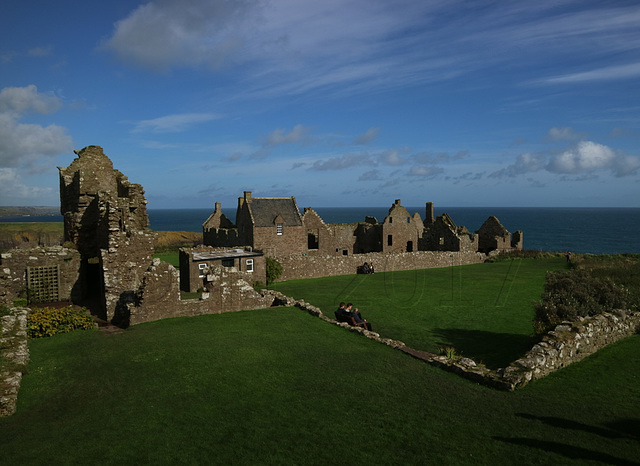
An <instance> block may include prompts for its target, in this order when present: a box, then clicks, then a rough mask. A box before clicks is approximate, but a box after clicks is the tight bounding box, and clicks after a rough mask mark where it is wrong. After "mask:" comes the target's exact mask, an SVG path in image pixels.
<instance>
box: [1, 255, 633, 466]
mask: <svg viewBox="0 0 640 466" xmlns="http://www.w3.org/2000/svg"><path fill="white" fill-rule="evenodd" d="M516 266H517V264H515V263H512V264H509V263H506V264H504V265H501V263H498V264H482V265H479V266H478V267H476V266H469V267H462V268H461V269H454V270H453V274H452V272H451V270H449V269H440V270H439V271H438V270H433V271H425V272H429V274H427V275H425V278H424V279H423V278H421V277H422V276H421V275H420V274H418V273H416V274H414V275H415V280H413V282H414V283H415V285H412V288H415V289H416V290H417V291H416V292H415V294H414V295H413V298H412V299H413V301H415V302H416V304H414V305H411V302H413V301H412V300H411V299H409V297H406V299H404V300H403V299H402V297H403V296H406V294H403V293H405V292H406V290H405V291H404V292H402V291H401V290H402V289H403V287H405V286H407V287H408V286H410V285H409V283H410V282H411V281H412V279H411V277H413V276H414V275H412V273H409V274H408V275H406V276H405V275H403V273H394V274H390V277H386V278H385V277H383V276H382V274H381V275H378V274H376V275H374V276H356V277H355V278H354V277H343V279H346V280H349V279H351V280H369V281H368V282H361V283H360V282H357V281H353V282H350V283H351V284H350V285H349V287H347V286H346V285H343V286H342V287H341V288H340V287H337V286H338V283H337V282H334V283H333V285H330V281H325V280H324V279H323V280H313V281H299V282H295V283H281V284H278V285H277V287H278V288H281V289H284V288H286V287H289V286H292V287H297V289H298V290H302V287H305V288H306V289H309V290H311V289H315V291H313V293H315V295H314V296H312V297H309V298H308V299H307V301H309V302H312V303H313V302H314V301H316V302H317V303H318V305H319V306H320V307H322V308H323V309H324V308H325V307H327V306H328V308H327V309H328V310H329V311H332V310H333V308H334V307H335V302H334V301H336V300H340V299H344V300H353V301H354V302H356V303H358V304H360V303H361V302H364V303H366V306H365V305H363V306H360V307H361V308H362V310H363V312H365V316H366V317H369V318H370V320H372V321H373V322H374V325H375V330H377V331H380V332H381V333H382V334H383V336H389V337H391V338H399V336H402V337H403V338H404V339H405V340H406V341H407V343H409V342H411V345H412V346H415V347H419V346H422V345H424V348H422V349H428V348H427V347H428V346H429V345H431V344H435V345H436V346H437V345H438V344H440V343H441V342H443V341H444V340H446V339H447V338H451V336H452V335H453V336H456V335H457V337H456V338H458V340H456V341H458V342H459V343H460V342H462V346H463V347H464V345H465V344H464V342H463V340H464V337H465V336H467V337H473V332H472V330H473V327H474V326H478V327H479V328H480V329H481V332H486V333H487V334H490V335H491V337H492V338H495V339H498V340H500V339H503V340H502V341H503V342H502V343H501V344H499V345H498V346H507V347H509V348H510V351H513V352H516V351H517V350H516V347H517V346H518V345H513V344H511V343H504V341H507V342H508V341H509V339H508V338H507V339H506V340H504V336H505V335H507V336H508V335H518V338H525V337H526V338H528V337H529V336H530V334H531V322H530V320H531V319H530V316H529V315H528V312H530V311H531V309H530V306H529V310H528V311H527V312H525V313H524V314H523V311H521V310H519V309H517V308H516V305H515V303H517V302H519V301H514V300H515V299H523V300H527V299H528V298H515V297H514V296H513V295H514V294H520V293H521V292H522V293H524V292H525V291H526V294H535V293H536V291H535V290H536V289H537V293H538V295H539V294H540V290H541V288H542V283H540V275H542V276H543V272H544V270H546V269H547V268H549V267H551V268H553V267H556V266H557V267H562V266H563V265H562V263H561V262H553V261H552V263H550V264H549V263H547V265H544V263H543V262H540V261H524V262H522V263H521V264H520V266H519V268H518V269H517V272H516V269H515V268H514V267H516ZM483 267H485V272H484V273H485V274H487V277H486V278H487V281H486V283H485V285H484V286H483V287H482V288H483V289H487V290H488V289H493V290H494V291H493V292H491V293H489V292H488V291H487V292H486V293H485V297H486V301H487V302H484V301H483V300H482V299H480V297H474V298H473V299H472V300H471V299H470V298H468V297H467V298H465V296H467V293H470V292H472V290H473V289H474V288H473V287H474V286H480V285H479V284H477V282H479V281H480V277H478V271H477V270H476V269H478V270H482V268H483ZM491 274H495V277H499V278H500V280H499V281H501V284H500V285H497V284H492V282H493V281H495V280H491V279H490V278H489V277H488V275H491ZM452 275H453V277H454V278H453V279H452V278H451V277H452ZM444 276H446V277H447V278H446V279H445V278H443V277H444ZM456 276H457V277H458V278H457V279H456V278H455V277H456ZM507 276H508V277H510V278H505V277H507ZM362 277H364V278H362ZM527 277H529V278H527ZM370 279H373V280H370ZM376 280H381V281H380V282H378V281H376ZM423 280H424V282H423ZM529 281H531V282H532V283H531V284H529V283H528V282H529ZM536 282H537V283H538V284H537V285H535V283H536ZM314 283H315V284H316V286H315V287H314V286H309V285H313V284H314ZM422 283H424V286H425V287H426V286H427V285H426V284H427V283H428V284H429V286H428V287H427V289H426V290H423V291H418V290H419V288H420V287H419V286H418V284H422ZM446 283H448V284H449V288H448V289H445V288H446V287H445V284H446ZM451 283H453V284H451ZM511 284H512V285H513V286H511V291H509V292H508V293H507V290H508V289H509V285H511ZM529 288H531V289H530V290H529ZM360 289H363V290H366V291H367V293H364V294H366V295H368V296H369V297H368V301H365V300H364V298H363V299H360V296H359V294H358V290H360ZM322 290H324V292H323V291H322ZM372 290H374V291H372ZM375 290H378V291H377V292H375ZM438 290H440V291H439V292H438ZM452 290H453V292H452ZM309 293H311V291H309ZM372 294H377V295H378V301H380V304H376V299H375V296H372ZM325 295H326V296H325ZM451 295H452V296H453V297H452V298H449V297H450V296H451ZM296 297H301V296H296ZM352 298H354V299H352ZM447 298H449V299H448V300H447ZM321 300H324V301H321ZM523 302H524V301H523ZM322 303H326V304H322ZM389 303H391V304H394V303H395V306H393V305H389ZM413 308H417V309H424V312H429V313H430V314H429V315H432V317H433V318H435V315H436V314H438V313H445V312H448V313H449V317H445V316H441V317H440V320H437V321H436V322H437V327H435V328H436V329H438V328H439V329H443V330H444V329H453V330H454V331H452V332H449V333H446V332H443V331H438V332H433V331H430V330H429V329H431V328H432V327H429V325H428V319H426V318H425V317H421V312H419V311H417V310H414V309H413ZM493 308H495V309H493ZM464 309H467V312H468V313H469V314H470V316H469V317H468V318H467V319H465V318H463V315H464ZM479 310H481V311H482V312H480V311H479ZM327 313H329V312H327ZM486 313H493V314H492V317H491V316H489V315H485V314H486ZM476 314H477V315H476ZM392 315H395V316H393V317H392ZM420 319H422V321H420ZM403 320H404V322H405V327H407V328H409V329H408V330H403V329H402V325H401V323H402V321H403ZM416 320H418V321H420V322H422V323H421V324H420V328H422V329H423V330H424V332H425V333H430V335H428V336H425V337H420V333H421V332H420V331H419V328H415V325H414V324H415V322H416ZM491 321H493V325H492V324H491ZM521 321H522V322H521ZM462 330H464V331H462ZM387 331H388V332H393V333H397V335H395V334H394V335H387V334H386V333H385V332H387ZM483 338H484V339H485V341H486V342H487V344H488V343H489V342H490V341H491V340H492V338H487V337H483ZM471 339H473V338H471ZM448 341H452V340H448ZM429 342H432V343H429ZM477 344H478V343H473V345H472V346H474V345H477ZM30 350H31V363H30V364H29V367H28V374H26V375H25V377H24V379H23V385H22V388H21V391H20V396H19V400H18V411H17V413H16V414H15V415H14V416H12V417H10V418H4V419H0V458H1V459H2V461H0V463H6V464H134V463H146V464H251V465H255V464H319V465H326V464H421V465H422V464H438V465H440V464H443V465H448V464H493V463H500V464H505V463H506V464H520V465H529V464H554V465H555V464H576V463H579V464H616V465H631V464H636V465H637V464H638V458H640V436H639V432H640V335H635V336H633V337H631V338H628V339H626V340H623V341H621V342H618V343H616V344H613V345H610V346H608V347H607V348H605V349H604V350H602V351H600V352H598V353H597V354H595V355H592V356H590V357H588V358H586V359H585V360H583V361H582V362H580V363H577V364H574V365H572V366H569V367H567V368H565V369H562V370H560V371H558V372H556V373H554V374H552V375H550V376H548V377H546V378H545V379H542V380H539V381H536V382H533V383H531V384H530V385H528V386H526V387H525V388H523V389H521V390H518V391H516V392H513V393H509V392H500V391H496V390H492V389H489V388H486V387H483V386H480V385H477V384H475V383H473V382H470V381H468V380H465V379H462V378H460V377H458V376H456V375H454V374H451V373H448V372H445V371H442V370H440V369H437V368H435V367H432V366H429V365H427V364H425V363H423V362H421V361H419V360H416V359H414V358H411V357H410V356H408V355H406V354H404V353H402V352H400V351H398V350H394V349H392V348H390V347H388V346H385V345H383V344H380V343H377V342H375V341H372V340H369V339H366V338H363V337H361V336H359V335H357V334H354V333H351V332H348V331H346V330H345V329H343V328H341V327H337V326H334V325H331V324H328V323H326V322H324V321H322V320H321V319H318V318H315V317H312V316H310V315H309V314H307V313H306V312H304V311H301V310H299V309H297V308H273V309H264V310H254V311H242V312H236V313H227V314H219V315H208V316H199V317H190V318H178V319H166V320H162V321H158V322H151V323H146V324H141V325H136V326H133V327H131V328H129V329H128V330H126V331H123V332H121V333H116V334H105V333H102V332H100V331H98V330H90V331H84V332H73V333H69V334H64V335H58V336H55V337H52V338H47V339H39V340H33V341H31V342H30ZM467 351H468V352H470V353H472V352H473V351H472V350H470V349H469V350H467ZM490 354H493V353H491V352H490V353H489V356H488V359H490V360H492V359H493V357H492V356H490ZM470 355H471V354H470Z"/></svg>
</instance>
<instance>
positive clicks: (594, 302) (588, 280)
mask: <svg viewBox="0 0 640 466" xmlns="http://www.w3.org/2000/svg"><path fill="white" fill-rule="evenodd" d="M632 307H634V303H633V296H632V294H631V293H630V292H629V290H628V289H627V288H625V287H623V286H621V285H617V284H616V283H614V282H613V281H612V280H611V279H609V278H607V277H594V276H593V275H591V274H590V273H589V272H588V271H586V270H580V269H573V270H561V271H556V272H550V273H549V274H547V281H546V284H545V287H544V293H543V294H542V301H541V302H539V303H537V304H536V305H535V318H534V321H533V327H534V330H535V332H536V333H538V334H542V333H546V332H548V331H549V330H553V328H554V327H555V326H556V325H559V324H560V323H562V322H563V321H574V320H576V319H578V318H579V317H587V316H593V315H596V314H601V313H603V312H609V311H612V310H614V309H629V308H632Z"/></svg>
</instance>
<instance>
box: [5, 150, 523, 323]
mask: <svg viewBox="0 0 640 466" xmlns="http://www.w3.org/2000/svg"><path fill="white" fill-rule="evenodd" d="M75 154H76V155H77V157H76V158H75V159H74V160H73V161H72V163H71V164H70V165H69V166H68V167H59V171H60V211H61V213H62V215H63V216H64V241H65V244H64V247H62V246H55V247H42V248H35V249H13V250H11V251H10V252H7V253H3V254H2V255H1V256H0V264H1V265H2V268H1V273H0V301H1V302H7V303H10V302H11V300H12V299H15V298H16V297H18V295H19V294H20V293H21V290H24V289H27V290H28V292H29V294H30V298H35V301H39V302H43V301H44V302H47V301H71V302H72V303H74V304H78V305H82V306H85V307H87V308H88V309H90V310H91V312H92V314H94V315H95V316H97V317H98V318H99V319H101V320H103V321H106V322H109V323H113V324H115V325H117V326H120V327H127V326H129V325H132V324H136V323H140V322H146V321H151V320H157V319H162V318H166V317H177V316H189V315H198V314H208V313H209V314H210V313H218V312H228V311H236V310H242V309H255V308H264V307H269V306H270V305H272V304H273V302H274V297H273V295H272V294H270V292H268V291H266V290H264V291H262V292H257V291H255V290H254V285H256V284H258V283H265V282H266V266H265V263H266V258H267V257H272V258H276V259H277V260H278V261H279V262H280V263H281V265H282V267H283V270H284V273H283V275H282V277H281V278H282V279H284V280H288V279H293V278H315V277H321V276H329V275H347V274H353V273H356V272H357V270H358V268H359V266H361V265H362V263H363V262H369V263H375V265H376V271H392V270H411V269H419V268H430V267H444V266H450V265H454V264H455V265H462V264H469V263H478V262H483V261H484V260H486V258H487V254H496V253H500V252H503V251H507V250H511V249H521V248H522V232H516V233H515V234H514V235H513V238H512V237H511V234H510V233H509V232H508V231H507V230H506V229H505V228H504V227H503V226H502V225H501V224H500V222H499V221H498V220H497V219H496V218H495V217H490V218H489V219H488V220H487V221H486V222H485V224H484V225H482V227H481V228H480V229H479V230H478V231H476V232H475V234H471V233H469V232H468V231H467V229H466V228H465V227H458V226H456V225H455V223H454V222H453V220H451V218H450V217H449V216H448V215H447V214H444V215H442V216H439V217H437V218H434V217H433V203H427V204H426V217H425V220H424V221H423V220H422V219H421V217H420V215H419V214H417V213H414V214H413V215H411V214H409V212H408V211H407V209H406V208H405V207H403V206H402V205H401V202H400V200H399V199H398V200H396V201H395V203H394V204H393V205H392V206H391V208H390V209H389V214H388V215H387V216H386V217H385V218H384V220H383V221H382V222H378V220H377V219H375V218H374V217H366V218H365V221H364V222H358V223H351V224H327V223H325V222H324V221H323V220H322V218H320V216H319V215H318V214H317V213H316V212H315V211H314V210H313V209H312V208H305V209H304V211H303V213H302V214H301V213H300V210H299V209H298V205H297V203H296V200H295V198H294V197H290V198H255V197H253V196H252V194H251V191H245V192H244V195H243V196H242V197H240V198H239V199H238V208H237V215H236V224H233V223H232V222H231V221H229V219H227V218H226V217H225V216H224V214H223V213H222V209H221V204H220V203H216V205H215V210H214V212H213V213H212V214H211V215H210V216H209V218H208V219H207V220H206V221H205V222H204V224H203V245H202V246H199V247H196V248H184V249H181V251H180V272H179V273H178V271H177V270H176V269H175V268H174V267H173V266H171V265H170V264H168V263H166V262H163V261H160V260H159V259H154V258H153V254H154V248H155V244H156V240H157V235H156V233H154V232H153V231H151V230H149V218H148V215H147V207H146V206H147V200H146V199H145V196H144V190H143V188H142V186H140V185H139V184H135V183H131V182H130V181H129V180H128V178H127V177H126V176H124V175H123V174H122V173H121V172H120V171H118V170H116V169H115V168H114V167H113V163H112V162H111V160H110V159H109V158H108V157H107V156H106V155H105V154H104V152H103V150H102V148H101V147H98V146H88V147H85V148H84V149H82V150H80V151H75ZM181 291H182V292H191V293H194V292H198V293H199V296H200V299H181Z"/></svg>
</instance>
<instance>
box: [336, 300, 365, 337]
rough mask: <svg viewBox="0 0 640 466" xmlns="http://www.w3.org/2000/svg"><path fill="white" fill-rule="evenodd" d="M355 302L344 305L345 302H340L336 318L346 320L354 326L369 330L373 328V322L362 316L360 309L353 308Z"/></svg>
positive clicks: (341, 320)
mask: <svg viewBox="0 0 640 466" xmlns="http://www.w3.org/2000/svg"><path fill="white" fill-rule="evenodd" d="M352 308H353V304H351V303H349V304H347V307H346V308H345V307H344V303H340V307H339V308H338V309H337V310H336V312H335V315H336V320H337V321H338V322H346V323H348V324H349V325H351V326H353V327H362V328H364V329H367V330H371V324H370V323H369V322H367V321H366V320H365V319H363V318H362V314H360V312H358V309H355V310H352Z"/></svg>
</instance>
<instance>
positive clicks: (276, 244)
mask: <svg viewBox="0 0 640 466" xmlns="http://www.w3.org/2000/svg"><path fill="white" fill-rule="evenodd" d="M203 241H204V244H207V245H210V246H216V247H223V246H227V247H234V246H242V247H250V248H252V249H254V250H260V251H263V252H264V254H265V255H267V256H269V257H274V258H276V259H278V260H279V261H280V260H283V261H286V260H287V259H288V258H291V257H300V256H302V257H313V258H316V260H315V262H316V264H315V265H316V268H317V265H318V262H319V260H318V258H321V257H325V258H330V257H335V256H342V257H348V256H351V255H358V256H361V258H362V255H378V256H379V257H378V259H382V260H383V261H384V262H386V258H387V255H389V254H402V253H416V252H426V251H430V252H436V251H440V252H456V253H459V254H460V255H462V254H464V255H467V256H473V255H474V254H475V253H479V254H480V255H479V256H478V257H479V258H483V259H486V255H487V254H489V255H491V254H498V253H501V252H505V251H511V250H521V249H522V245H523V233H522V231H516V232H515V233H514V234H513V237H512V235H511V233H509V231H507V229H506V228H505V227H504V226H502V224H501V223H500V221H499V220H498V219H497V218H496V217H493V216H492V217H489V218H488V219H487V221H486V222H485V223H484V224H483V225H482V226H481V227H480V228H479V229H478V230H477V231H476V232H475V233H470V232H469V231H468V230H467V228H466V227H464V226H460V227H458V226H457V225H456V224H455V223H454V222H453V220H452V219H451V217H450V216H449V215H448V214H446V213H445V214H443V215H441V216H439V217H437V218H434V215H433V203H432V202H428V203H427V204H426V216H425V220H424V221H423V220H422V219H421V217H420V215H419V214H418V213H414V214H410V213H409V211H407V209H406V208H405V207H403V206H402V204H401V201H400V199H396V201H395V202H394V204H393V205H392V206H391V208H390V209H389V214H388V215H387V216H386V217H385V218H384V219H383V221H382V222H378V220H377V219H376V218H375V217H366V218H365V220H364V222H358V223H350V224H327V223H325V222H324V221H323V220H322V218H320V216H319V215H318V214H317V213H316V212H315V211H314V210H313V209H312V208H310V207H307V208H305V209H304V214H303V215H300V211H299V209H298V206H297V203H296V200H295V198H294V197H291V198H254V197H253V196H252V193H251V191H245V192H244V196H243V197H240V198H238V207H237V212H236V225H234V224H233V223H232V222H231V221H230V220H229V219H228V218H227V217H226V216H225V215H224V214H223V213H222V209H221V203H220V202H217V203H216V205H215V210H214V212H213V213H212V214H211V215H210V216H209V218H208V219H207V220H206V221H205V222H204V224H203ZM483 256H484V257H483ZM371 259H373V257H372V258H371ZM358 260H360V259H358ZM362 261H366V259H362ZM329 262H330V263H331V264H332V265H333V263H334V262H335V261H329ZM426 266H427V267H428V265H426ZM330 270H331V268H328V269H327V270H326V275H332V273H331V271H330ZM347 273H348V272H347ZM287 277H288V278H300V277H291V276H289V275H287Z"/></svg>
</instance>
